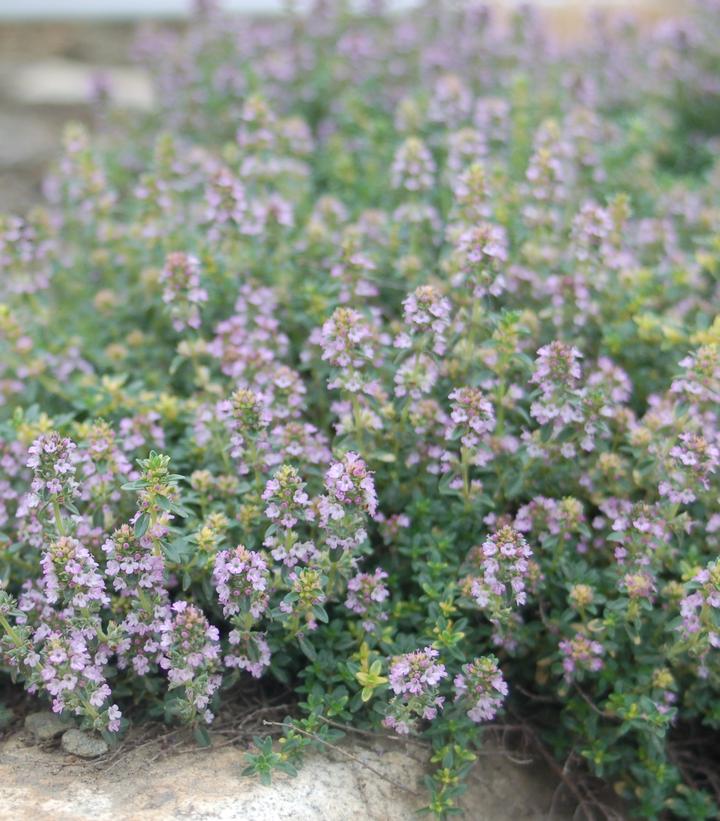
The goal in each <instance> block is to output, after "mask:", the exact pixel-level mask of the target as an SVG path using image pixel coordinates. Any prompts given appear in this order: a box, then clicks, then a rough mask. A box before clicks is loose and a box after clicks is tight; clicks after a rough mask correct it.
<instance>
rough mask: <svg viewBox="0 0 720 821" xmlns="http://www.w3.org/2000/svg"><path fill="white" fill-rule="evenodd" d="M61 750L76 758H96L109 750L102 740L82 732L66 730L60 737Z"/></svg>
mask: <svg viewBox="0 0 720 821" xmlns="http://www.w3.org/2000/svg"><path fill="white" fill-rule="evenodd" d="M61 744H62V748H63V750H65V752H66V753H70V754H71V755H76V756H78V758H97V757H98V756H101V755H105V753H106V752H107V751H108V750H109V749H110V748H109V747H108V745H107V743H106V742H105V741H103V739H102V738H98V737H97V736H95V735H91V734H90V733H84V732H83V731H82V730H68V731H67V732H66V733H65V734H64V735H63V737H62V742H61Z"/></svg>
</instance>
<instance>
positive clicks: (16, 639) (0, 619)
mask: <svg viewBox="0 0 720 821" xmlns="http://www.w3.org/2000/svg"><path fill="white" fill-rule="evenodd" d="M0 627H2V629H3V630H4V631H5V632H6V633H7V634H8V636H10V639H11V640H12V642H13V644H14V645H15V646H16V647H20V646H21V645H22V643H23V641H22V639H21V638H20V636H19V635H18V633H17V632H16V631H15V628H14V627H13V626H12V625H11V624H10V622H9V621H8V620H7V619H6V618H5V616H4V614H3V613H0Z"/></svg>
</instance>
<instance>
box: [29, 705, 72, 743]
mask: <svg viewBox="0 0 720 821" xmlns="http://www.w3.org/2000/svg"><path fill="white" fill-rule="evenodd" d="M68 726H69V725H68V722H67V721H64V720H63V719H62V718H60V716H58V715H56V714H55V713H51V712H49V711H46V710H44V711H43V712H41V713H30V715H29V716H26V718H25V729H26V730H27V731H28V732H29V733H30V734H31V735H32V736H33V738H34V739H35V740H36V741H51V740H52V739H53V738H57V737H58V736H59V735H62V733H64V732H65V731H66V730H67V729H68Z"/></svg>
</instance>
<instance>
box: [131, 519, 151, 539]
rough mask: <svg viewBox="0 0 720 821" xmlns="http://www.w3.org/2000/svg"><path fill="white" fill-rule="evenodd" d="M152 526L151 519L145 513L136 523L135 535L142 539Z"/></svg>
mask: <svg viewBox="0 0 720 821" xmlns="http://www.w3.org/2000/svg"><path fill="white" fill-rule="evenodd" d="M149 526H150V517H149V516H148V515H147V513H143V514H142V516H140V518H139V519H138V520H137V522H135V535H136V536H137V537H138V539H142V537H143V536H144V535H145V534H146V533H147V529H148V527H149Z"/></svg>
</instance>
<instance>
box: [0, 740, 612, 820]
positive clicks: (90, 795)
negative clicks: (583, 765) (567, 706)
mask: <svg viewBox="0 0 720 821" xmlns="http://www.w3.org/2000/svg"><path fill="white" fill-rule="evenodd" d="M70 732H72V733H73V735H75V734H77V735H80V736H82V735H84V734H83V733H79V732H78V731H77V730H72V731H70ZM341 749H342V752H338V751H335V750H331V751H328V752H329V753H332V755H329V754H322V755H321V754H313V755H308V757H307V760H306V761H305V764H304V766H302V767H301V768H300V771H299V773H298V776H297V777H296V778H288V777H287V776H284V775H282V774H277V775H276V776H275V777H274V778H273V782H272V784H271V785H270V786H268V787H265V786H263V785H262V784H260V783H259V781H258V780H257V779H255V778H244V777H242V775H241V773H242V770H243V767H244V761H243V753H244V751H243V749H241V748H234V747H216V748H213V747H210V748H205V749H198V750H195V751H190V750H186V751H185V753H184V754H183V755H173V754H172V752H170V753H169V754H168V755H167V756H164V757H161V758H157V752H158V750H157V748H155V747H153V746H145V745H140V746H139V747H137V748H135V749H133V748H132V745H130V747H129V749H128V750H127V752H126V754H124V755H121V756H120V757H119V758H117V759H116V760H115V761H114V763H113V765H112V767H109V768H107V769H105V768H103V767H101V766H97V765H95V766H92V765H90V764H89V763H88V762H85V761H81V760H79V759H78V760H76V761H74V762H72V763H70V764H68V762H67V761H64V760H63V757H62V756H61V755H60V754H59V753H58V752H57V751H55V752H50V751H48V750H47V749H44V748H42V747H40V746H35V747H27V746H24V745H23V744H22V740H21V739H20V738H17V737H10V738H9V739H7V740H4V741H0V784H2V789H1V790H0V792H1V793H2V801H1V802H0V804H1V806H2V808H1V809H0V818H3V819H5V818H8V819H11V818H12V819H13V820H14V821H26V819H27V821H146V820H147V821H150V819H152V821H175V819H178V818H182V819H186V821H268V819H272V821H345V819H353V821H416V819H417V817H418V816H417V810H418V809H419V808H420V807H422V806H423V804H424V803H425V802H426V801H427V794H426V793H424V791H423V785H422V779H423V776H424V775H425V774H426V772H427V769H426V762H425V761H424V760H423V755H422V751H421V750H419V749H418V748H417V747H413V746H411V745H408V746H407V747H405V746H404V745H398V744H391V745H390V746H388V747H387V748H375V747H374V748H373V749H368V748H367V747H366V746H364V745H362V744H357V743H352V742H350V741H346V742H344V743H343V744H342V745H341ZM148 785H152V786H151V787H149V786H148ZM556 790H557V780H556V779H555V778H554V777H553V776H552V775H551V774H550V773H549V772H548V771H547V770H546V769H545V768H544V767H543V766H542V765H541V764H540V763H538V762H534V763H528V764H526V765H517V764H515V763H513V762H511V761H510V760H508V758H507V757H506V756H505V755H503V754H502V752H501V751H500V750H498V749H497V748H495V747H493V746H492V745H491V744H489V743H488V744H487V745H486V746H485V748H484V751H483V755H482V756H481V759H480V762H479V763H478V765H477V766H476V768H475V769H474V771H473V772H472V774H471V777H470V782H469V789H468V791H467V793H466V794H465V795H464V796H463V797H462V798H461V799H460V807H461V808H462V810H463V811H464V815H461V816H458V817H459V818H460V819H466V821H547V819H549V818H552V821H570V819H571V818H572V816H573V809H574V806H571V807H570V809H569V811H567V812H566V811H565V810H564V808H562V807H559V806H558V803H559V802H558V801H557V798H556V796H555V793H556ZM618 817H627V816H626V815H625V814H621V813H619V814H618Z"/></svg>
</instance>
